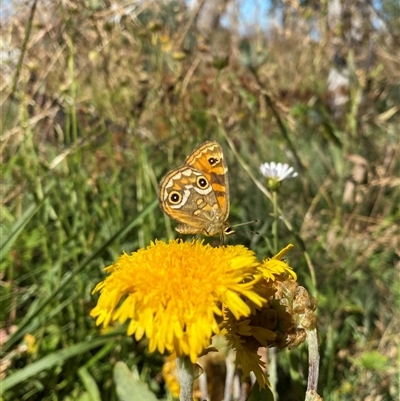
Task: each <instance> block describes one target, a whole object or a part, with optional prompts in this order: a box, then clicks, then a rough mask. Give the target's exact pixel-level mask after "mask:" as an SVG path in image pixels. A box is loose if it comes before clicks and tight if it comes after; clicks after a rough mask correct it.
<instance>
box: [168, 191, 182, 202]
mask: <svg viewBox="0 0 400 401" xmlns="http://www.w3.org/2000/svg"><path fill="white" fill-rule="evenodd" d="M168 200H169V203H171V204H172V205H177V204H179V203H180V201H181V200H182V195H181V194H180V193H179V192H177V191H172V192H171V193H170V194H169V195H168Z"/></svg>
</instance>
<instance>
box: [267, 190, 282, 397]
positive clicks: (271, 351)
mask: <svg viewBox="0 0 400 401" xmlns="http://www.w3.org/2000/svg"><path fill="white" fill-rule="evenodd" d="M272 205H273V206H272V207H273V221H272V241H273V249H272V254H273V255H276V254H277V253H278V222H279V210H278V191H276V190H273V191H272ZM267 352H268V361H269V367H268V373H269V379H270V383H271V390H272V393H273V395H274V400H277V399H278V393H277V391H276V385H277V383H278V375H277V365H278V361H277V353H276V348H267Z"/></svg>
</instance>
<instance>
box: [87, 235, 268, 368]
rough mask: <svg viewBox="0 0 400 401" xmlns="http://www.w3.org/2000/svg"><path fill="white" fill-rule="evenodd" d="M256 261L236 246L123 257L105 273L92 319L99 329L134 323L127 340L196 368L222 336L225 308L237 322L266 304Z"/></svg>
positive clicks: (182, 245) (174, 245)
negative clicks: (212, 342) (213, 341)
mask: <svg viewBox="0 0 400 401" xmlns="http://www.w3.org/2000/svg"><path fill="white" fill-rule="evenodd" d="M257 265H258V263H257V260H256V258H255V255H254V253H253V252H252V251H250V250H248V249H247V248H245V247H243V246H240V245H237V246H227V247H219V248H212V247H211V246H210V245H204V244H203V243H202V242H199V241H192V242H189V243H186V242H182V241H179V240H178V241H172V240H171V241H170V242H169V243H165V242H162V241H156V242H155V243H151V245H150V246H149V247H147V248H146V249H140V250H138V251H137V252H133V253H132V254H131V255H127V254H123V255H122V256H120V257H119V259H118V260H117V261H116V263H115V264H113V265H111V266H109V267H107V268H106V269H105V270H106V271H107V272H108V273H109V276H108V277H107V278H106V279H105V280H104V281H102V282H100V283H99V284H98V285H97V286H96V288H95V289H94V291H93V292H98V291H100V297H99V300H98V303H97V306H96V307H95V308H94V309H93V310H92V312H91V316H93V317H97V320H96V324H97V325H99V324H101V323H103V325H104V326H107V325H108V324H109V323H110V321H111V320H118V321H119V322H120V323H123V322H125V321H127V320H129V321H130V322H129V325H128V335H133V334H135V338H136V340H140V339H141V338H142V337H143V335H146V337H147V338H148V340H149V350H150V352H153V351H155V350H156V349H158V350H159V351H160V352H161V353H164V352H165V350H167V351H168V352H173V351H175V352H176V354H177V356H182V355H188V356H190V359H191V361H192V362H193V363H194V362H195V361H196V359H197V357H198V355H200V354H201V352H202V351H203V350H204V349H205V348H206V347H207V346H208V345H209V344H210V339H211V337H212V335H213V334H217V333H219V331H220V329H219V322H220V321H221V320H222V318H221V316H222V308H223V306H224V307H226V308H227V309H228V310H229V311H230V312H231V313H232V314H233V316H235V318H236V319H239V318H240V317H242V316H248V315H249V314H250V312H251V310H250V306H249V305H248V302H245V300H246V299H247V300H250V301H251V302H252V303H253V304H255V305H257V306H261V305H262V304H263V302H264V301H265V300H264V299H263V298H262V297H261V296H259V295H258V294H257V293H256V292H254V291H253V289H252V287H253V285H254V283H255V282H256V281H257V280H260V279H261V277H260V275H259V277H258V278H257V279H255V278H254V276H255V275H256V273H257V270H256V268H257Z"/></svg>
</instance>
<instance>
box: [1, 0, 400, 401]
mask: <svg viewBox="0 0 400 401" xmlns="http://www.w3.org/2000/svg"><path fill="white" fill-rule="evenodd" d="M202 3H204V2H199V4H200V5H201V4H202ZM220 3H221V4H223V5H225V6H227V5H228V3H229V7H226V8H222V9H221V12H220V14H219V15H218V18H217V19H216V21H217V24H215V26H213V27H211V28H212V29H207V28H204V27H202V26H201V24H199V21H200V20H199V16H200V15H201V12H202V10H201V9H200V8H196V7H195V8H188V7H187V5H186V3H185V2H183V1H182V2H180V1H163V2H161V1H160V2H148V1H142V2H126V3H123V2H122V1H121V2H117V1H115V2H108V1H89V0H88V1H79V2H76V1H68V0H67V1H62V2H51V1H38V2H32V1H31V2H29V3H28V2H22V1H20V2H14V3H12V5H11V6H10V9H9V10H8V12H6V11H7V10H6V11H4V12H3V15H2V24H1V34H2V43H1V44H2V64H1V69H2V72H1V75H2V77H3V79H2V82H1V84H0V85H1V142H0V146H1V158H2V160H1V161H2V163H1V170H2V171H1V174H2V196H1V204H2V208H1V217H0V218H1V230H2V232H1V240H2V247H1V254H0V257H1V273H0V274H1V306H2V307H1V311H0V313H1V322H2V328H1V337H0V339H1V343H2V362H1V369H0V374H1V379H2V382H3V384H2V385H3V390H5V391H4V393H3V398H4V400H100V399H102V400H116V399H117V396H116V393H115V386H114V384H113V366H114V365H115V363H116V362H117V361H124V362H126V363H127V365H128V366H129V367H130V368H132V369H134V370H135V371H136V372H137V374H138V376H139V377H140V379H141V380H142V381H144V382H146V383H148V384H149V386H150V388H151V390H152V391H153V392H154V394H156V395H157V397H159V398H166V397H167V395H166V389H165V386H164V381H163V379H162V377H161V374H160V372H161V366H162V363H163V358H162V356H159V355H156V354H154V355H149V354H148V353H147V351H146V343H145V341H142V342H140V343H136V342H135V341H134V339H132V338H127V337H126V336H125V335H124V330H123V328H118V327H116V328H115V329H113V330H110V331H108V332H102V331H101V329H100V328H98V327H96V326H95V322H94V319H92V318H91V317H89V311H90V310H91V308H92V307H93V306H94V304H95V301H96V297H95V296H92V295H91V291H92V289H93V288H94V286H95V284H96V283H97V282H99V281H100V280H101V279H102V278H103V277H104V272H103V271H102V269H103V267H105V266H107V265H109V264H110V263H112V262H113V261H114V260H115V259H116V258H117V257H118V256H119V254H120V253H121V252H122V251H126V252H131V251H134V250H136V249H138V248H139V247H144V246H147V245H148V244H149V242H150V241H152V240H154V239H156V238H158V239H167V238H171V237H173V236H175V235H177V233H176V232H175V231H174V229H173V227H174V222H171V221H170V220H169V219H168V218H167V217H165V216H164V215H163V213H162V212H161V210H160V209H159V208H158V206H157V200H156V199H157V186H158V181H159V179H160V178H161V176H162V175H163V174H164V173H166V172H167V171H168V170H170V169H171V168H173V167H176V166H178V165H179V164H181V163H182V162H183V160H184V159H185V157H186V155H188V154H189V153H190V152H191V151H192V150H193V149H194V148H195V147H196V146H197V145H199V144H201V143H202V142H203V141H206V140H208V139H216V140H218V141H219V142H220V143H221V144H222V146H223V148H224V150H225V153H226V157H227V160H228V165H229V169H230V182H231V216H230V221H231V223H233V224H234V223H240V222H243V221H248V220H253V219H258V220H259V223H258V225H256V226H255V227H254V229H255V230H257V231H259V233H260V234H259V235H255V234H253V233H250V232H248V231H245V230H242V231H238V233H237V235H236V236H234V237H233V238H230V243H240V244H245V245H246V246H249V247H250V248H251V249H253V250H254V251H255V252H256V253H257V255H258V256H259V257H266V256H271V247H270V239H271V224H272V217H271V211H272V207H271V202H270V200H269V199H268V197H267V196H266V195H265V193H264V192H262V191H261V190H260V187H262V185H265V184H266V182H265V180H264V179H263V177H262V176H261V174H260V172H259V165H260V163H263V162H266V161H272V160H273V161H277V162H278V161H280V162H287V163H289V164H291V165H293V166H294V167H295V169H296V171H298V172H299V177H297V178H295V179H291V180H287V181H285V182H284V183H283V185H282V187H281V190H280V193H279V205H280V208H281V209H282V212H283V214H284V216H285V218H286V219H287V220H288V221H289V222H290V223H291V226H292V227H291V228H290V229H288V227H287V226H285V225H284V224H281V225H280V226H279V246H280V247H283V246H285V245H287V244H288V243H293V244H295V248H294V250H293V251H292V252H291V256H290V264H291V265H292V266H293V267H294V268H295V270H296V272H297V273H298V276H299V281H300V283H302V284H303V285H304V286H306V287H307V288H308V290H309V291H310V292H311V293H313V294H315V296H316V297H317V298H318V301H319V307H318V316H319V334H320V344H321V369H320V388H319V392H320V394H321V395H323V396H324V398H325V399H326V400H395V399H398V396H399V381H398V378H399V375H398V358H399V357H398V342H399V336H398V332H399V320H398V319H399V295H400V288H399V285H398V284H399V282H398V278H399V268H400V265H399V261H398V255H399V246H398V226H397V223H398V219H399V209H398V204H399V203H398V202H399V190H398V188H399V178H398V175H397V173H398V171H399V141H398V140H399V93H400V92H399V82H400V81H399V78H400V76H399V75H400V74H399V58H398V49H399V46H398V45H399V33H398V31H397V30H396V29H395V28H396V26H397V27H398V26H399V25H398V22H399V20H398V11H399V9H398V3H397V2H391V1H387V2H386V3H385V4H384V5H383V6H382V7H379V8H378V10H376V11H377V12H378V14H377V15H375V17H374V18H375V19H374V21H375V22H376V21H378V20H379V21H380V22H379V21H378V22H376V23H375V24H371V23H369V24H368V23H365V24H364V25H363V26H362V28H361V32H362V35H361V37H360V38H359V39H358V41H357V43H354V42H353V41H352V40H351V37H350V39H349V32H350V31H351V29H352V25H351V24H350V25H346V24H345V23H344V21H339V23H338V24H336V25H335V26H334V27H332V24H331V22H332V21H331V20H330V16H329V14H328V9H327V4H328V3H326V2H301V3H297V2H295V1H294V2H283V3H280V2H274V3H273V4H272V5H271V7H272V8H271V13H270V14H269V16H270V17H271V18H267V17H268V15H265V21H268V24H267V22H265V25H264V26H262V25H260V26H258V25H257V24H255V23H251V22H249V19H246V18H245V17H246V16H245V15H244V14H243V12H242V11H240V10H239V6H238V4H236V3H235V2H220ZM365 4H369V3H368V2H366V3H365ZM353 12H354V10H353ZM221 14H223V19H221V20H220V18H219V17H220V16H221ZM273 16H280V17H281V19H280V23H279V24H276V23H273V19H272V17H273ZM378 17H379V18H378ZM220 21H222V22H221V23H219V22H220ZM246 22H247V25H246ZM364 22H367V21H366V20H364ZM370 22H371V21H370ZM383 22H384V25H382V24H383ZM396 24H397V25H396ZM266 25H268V26H266ZM209 28H210V27H209ZM383 28H385V29H383ZM350 36H351V35H350ZM332 72H338V73H341V74H344V76H345V77H347V81H345V83H344V84H342V85H340V86H339V88H333V87H332V86H330V84H329V82H328V76H329V75H330V74H332ZM346 82H347V83H346ZM335 91H336V92H335ZM337 96H343V98H344V102H342V103H340V102H338V101H337ZM257 180H258V182H257ZM257 184H258V185H257ZM261 189H262V188H261ZM207 240H208V241H211V242H213V243H216V244H218V239H213V238H211V239H207ZM312 271H314V272H315V279H316V282H315V283H314V282H313V280H312V279H311V273H310V272H312ZM278 379H279V382H278V392H279V394H280V399H281V400H298V399H304V393H305V385H306V381H307V349H306V347H299V348H298V349H294V350H291V351H290V352H289V351H288V352H282V353H281V354H279V357H278Z"/></svg>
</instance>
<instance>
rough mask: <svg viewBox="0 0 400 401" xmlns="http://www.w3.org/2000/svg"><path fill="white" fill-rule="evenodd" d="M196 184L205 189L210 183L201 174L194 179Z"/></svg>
mask: <svg viewBox="0 0 400 401" xmlns="http://www.w3.org/2000/svg"><path fill="white" fill-rule="evenodd" d="M196 183H197V186H198V187H199V188H201V189H206V188H208V186H209V185H210V184H209V183H208V181H207V179H206V178H205V177H203V176H201V177H198V178H197V180H196Z"/></svg>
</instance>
